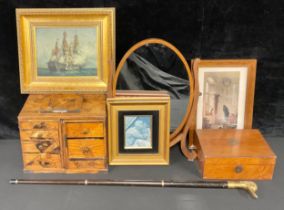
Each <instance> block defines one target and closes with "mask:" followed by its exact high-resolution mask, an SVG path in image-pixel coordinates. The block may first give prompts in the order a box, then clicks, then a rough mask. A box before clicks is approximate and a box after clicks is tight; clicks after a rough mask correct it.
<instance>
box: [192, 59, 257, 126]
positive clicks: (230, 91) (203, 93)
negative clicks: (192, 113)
mask: <svg viewBox="0 0 284 210" xmlns="http://www.w3.org/2000/svg"><path fill="white" fill-rule="evenodd" d="M196 71H197V72H196V73H195V75H197V79H198V82H197V83H198V92H199V97H198V104H197V114H196V128H197V129H219V128H235V129H244V128H251V127H252V114H253V101H254V88H255V76H256V60H253V59H250V60H199V61H198V64H197V68H196Z"/></svg>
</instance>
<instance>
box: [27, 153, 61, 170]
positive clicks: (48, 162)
mask: <svg viewBox="0 0 284 210" xmlns="http://www.w3.org/2000/svg"><path fill="white" fill-rule="evenodd" d="M23 159H24V168H25V170H31V171H33V170H35V171H36V170H50V169H58V168H61V161H60V155H55V154H23Z"/></svg>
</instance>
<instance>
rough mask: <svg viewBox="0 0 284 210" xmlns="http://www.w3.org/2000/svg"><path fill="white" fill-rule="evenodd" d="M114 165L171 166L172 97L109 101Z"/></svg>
mask: <svg viewBox="0 0 284 210" xmlns="http://www.w3.org/2000/svg"><path fill="white" fill-rule="evenodd" d="M107 108H108V127H109V128H112V129H108V138H109V145H108V146H109V164H110V165H167V164H169V134H170V132H169V129H170V128H169V126H170V121H169V120H170V119H169V118H170V97H169V96H168V95H167V96H151V97H145V96H135V97H129V96H119V97H118V96H117V97H114V98H109V99H108V100H107Z"/></svg>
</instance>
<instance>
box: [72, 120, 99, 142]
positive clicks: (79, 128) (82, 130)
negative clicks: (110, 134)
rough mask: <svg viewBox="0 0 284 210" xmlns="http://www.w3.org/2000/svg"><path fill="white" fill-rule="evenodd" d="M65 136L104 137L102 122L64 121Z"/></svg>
mask: <svg viewBox="0 0 284 210" xmlns="http://www.w3.org/2000/svg"><path fill="white" fill-rule="evenodd" d="M66 137H67V138H88V137H104V124H103V122H97V123H66Z"/></svg>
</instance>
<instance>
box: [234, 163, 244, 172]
mask: <svg viewBox="0 0 284 210" xmlns="http://www.w3.org/2000/svg"><path fill="white" fill-rule="evenodd" d="M242 171H243V167H242V166H241V165H239V166H236V167H235V172H236V173H237V174H239V173H241V172H242Z"/></svg>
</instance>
